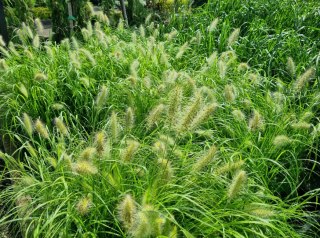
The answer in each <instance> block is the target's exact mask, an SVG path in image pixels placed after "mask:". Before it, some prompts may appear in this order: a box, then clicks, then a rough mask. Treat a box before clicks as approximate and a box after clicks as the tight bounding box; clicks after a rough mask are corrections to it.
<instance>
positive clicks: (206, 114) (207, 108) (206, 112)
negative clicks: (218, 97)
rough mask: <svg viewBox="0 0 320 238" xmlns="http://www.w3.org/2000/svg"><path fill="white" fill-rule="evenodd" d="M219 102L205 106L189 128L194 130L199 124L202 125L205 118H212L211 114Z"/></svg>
mask: <svg viewBox="0 0 320 238" xmlns="http://www.w3.org/2000/svg"><path fill="white" fill-rule="evenodd" d="M217 106H218V104H217V103H211V104H210V105H207V106H204V107H203V108H202V110H201V111H200V113H199V114H198V115H197V116H196V117H195V118H194V120H193V121H192V122H191V123H190V126H189V128H188V129H189V130H194V129H196V128H197V127H198V126H200V125H201V123H203V122H204V121H205V120H208V118H210V116H211V114H212V113H213V112H214V111H215V110H216V108H217Z"/></svg>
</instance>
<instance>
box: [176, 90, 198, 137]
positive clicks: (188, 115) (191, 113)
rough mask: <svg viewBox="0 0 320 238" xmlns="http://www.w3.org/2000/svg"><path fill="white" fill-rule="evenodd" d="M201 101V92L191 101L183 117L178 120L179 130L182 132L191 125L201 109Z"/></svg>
mask: <svg viewBox="0 0 320 238" xmlns="http://www.w3.org/2000/svg"><path fill="white" fill-rule="evenodd" d="M201 103H202V97H201V95H200V94H197V95H196V96H195V98H193V99H192V100H191V101H190V103H189V105H188V106H187V108H186V109H185V110H184V112H183V114H182V117H181V118H180V119H179V121H178V122H177V124H178V125H177V128H176V129H177V131H180V132H182V131H186V130H188V128H189V126H190V125H191V123H192V121H193V120H194V118H195V117H196V115H197V113H198V112H199V110H200V107H201Z"/></svg>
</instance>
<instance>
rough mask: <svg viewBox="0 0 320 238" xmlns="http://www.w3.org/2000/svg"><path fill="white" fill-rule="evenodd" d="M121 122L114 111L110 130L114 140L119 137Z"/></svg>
mask: <svg viewBox="0 0 320 238" xmlns="http://www.w3.org/2000/svg"><path fill="white" fill-rule="evenodd" d="M119 127H120V125H119V123H118V116H117V114H116V113H115V112H112V114H111V118H110V130H111V137H112V140H113V142H115V141H117V140H118V138H119V134H120V131H119Z"/></svg>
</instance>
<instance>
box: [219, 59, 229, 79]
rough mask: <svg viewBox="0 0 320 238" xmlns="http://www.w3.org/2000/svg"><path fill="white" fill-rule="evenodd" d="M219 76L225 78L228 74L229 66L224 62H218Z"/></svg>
mask: <svg viewBox="0 0 320 238" xmlns="http://www.w3.org/2000/svg"><path fill="white" fill-rule="evenodd" d="M218 68H219V74H220V77H221V78H224V77H225V76H226V73H227V64H226V63H225V62H223V61H222V60H219V61H218Z"/></svg>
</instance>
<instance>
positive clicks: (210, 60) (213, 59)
mask: <svg viewBox="0 0 320 238" xmlns="http://www.w3.org/2000/svg"><path fill="white" fill-rule="evenodd" d="M217 59H218V53H217V52H216V51H215V52H213V53H212V54H211V55H210V56H209V58H207V59H206V61H207V64H208V66H209V67H211V66H212V65H213V64H214V62H216V60H217Z"/></svg>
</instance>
